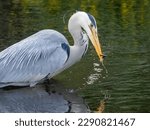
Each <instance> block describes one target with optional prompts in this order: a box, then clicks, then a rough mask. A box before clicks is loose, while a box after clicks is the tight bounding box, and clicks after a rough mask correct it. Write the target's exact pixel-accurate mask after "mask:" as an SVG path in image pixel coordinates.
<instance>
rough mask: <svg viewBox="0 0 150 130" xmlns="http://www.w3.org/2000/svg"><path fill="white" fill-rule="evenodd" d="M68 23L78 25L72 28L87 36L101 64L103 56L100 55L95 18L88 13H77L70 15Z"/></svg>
mask: <svg viewBox="0 0 150 130" xmlns="http://www.w3.org/2000/svg"><path fill="white" fill-rule="evenodd" d="M69 21H72V22H73V23H74V25H78V26H77V27H76V26H74V28H79V29H80V30H81V31H84V32H85V33H86V34H87V35H88V37H89V39H90V40H91V43H92V44H93V46H94V48H95V50H96V53H97V55H98V57H99V59H100V61H101V62H102V61H103V58H104V55H103V53H102V49H101V44H100V42H99V38H98V33H97V25H96V20H95V18H94V17H93V16H92V15H91V14H89V13H86V12H82V11H77V12H76V13H75V14H74V15H72V17H71V18H70V20H69Z"/></svg>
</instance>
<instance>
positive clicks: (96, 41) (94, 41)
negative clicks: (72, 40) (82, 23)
mask: <svg viewBox="0 0 150 130" xmlns="http://www.w3.org/2000/svg"><path fill="white" fill-rule="evenodd" d="M89 28H90V30H91V35H90V36H89V38H90V40H91V42H92V44H93V46H94V48H95V50H96V53H97V55H98V57H99V59H100V61H101V62H102V61H103V56H104V55H103V53H102V49H101V44H100V42H99V39H98V35H97V32H96V30H95V28H92V27H90V26H89Z"/></svg>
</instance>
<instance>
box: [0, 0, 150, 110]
mask: <svg viewBox="0 0 150 130" xmlns="http://www.w3.org/2000/svg"><path fill="white" fill-rule="evenodd" d="M149 7H150V1H149V0H142V1H141V0H94V1H93V0H87V1H81V0H74V1H71V0H43V1H42V0H0V50H2V49H4V48H6V47H8V46H10V45H11V44H13V43H15V42H17V41H19V40H21V39H23V38H25V37H27V36H29V35H31V34H33V33H35V32H37V31H39V30H41V29H45V28H52V29H55V30H57V31H59V32H61V33H63V34H64V35H65V36H66V37H67V38H68V40H69V41H70V42H72V39H71V36H70V34H69V33H68V31H67V20H68V18H69V16H70V15H71V13H69V12H68V11H70V10H73V9H75V10H76V9H77V10H83V11H86V12H90V13H91V14H92V15H94V16H95V18H96V21H97V24H98V32H99V34H100V41H101V42H102V47H103V51H104V53H105V54H106V55H107V58H106V59H105V61H104V64H105V66H106V68H107V70H108V74H107V73H106V72H105V70H104V68H103V67H102V65H101V64H100V63H99V61H98V58H97V56H96V53H95V51H94V49H93V46H92V45H91V44H90V47H89V50H88V53H87V54H86V56H85V57H84V58H83V59H82V61H81V62H79V63H78V64H76V65H74V66H73V67H71V68H70V69H69V70H67V71H65V72H63V73H62V74H60V75H58V76H57V77H55V79H56V80H57V81H59V82H60V83H61V84H63V85H64V86H65V88H66V89H68V90H71V91H77V92H78V94H80V95H81V96H82V97H83V98H84V99H85V100H86V102H87V103H88V105H89V106H90V108H91V110H93V111H97V110H99V112H150V13H149V12H150V8H149ZM66 12H68V13H67V14H66ZM64 14H66V17H65V18H66V24H64V23H63V16H64Z"/></svg>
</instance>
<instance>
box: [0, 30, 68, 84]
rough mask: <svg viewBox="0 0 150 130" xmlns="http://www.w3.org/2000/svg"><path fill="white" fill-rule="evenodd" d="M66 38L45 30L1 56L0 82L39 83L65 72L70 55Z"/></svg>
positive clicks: (2, 53)
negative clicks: (66, 45)
mask: <svg viewBox="0 0 150 130" xmlns="http://www.w3.org/2000/svg"><path fill="white" fill-rule="evenodd" d="M64 42H65V43H66V44H68V42H67V40H66V39H65V37H64V36H63V35H62V34H60V33H58V32H56V31H54V30H42V31H40V32H38V33H36V34H34V35H32V36H30V37H28V38H26V39H24V40H22V41H20V42H18V43H16V44H14V45H12V46H10V47H8V48H7V49H5V50H4V51H2V52H0V82H1V83H9V82H35V81H38V80H41V79H43V78H44V77H46V76H47V75H48V74H53V73H55V72H56V71H58V70H59V69H61V68H62V67H63V65H64V63H65V62H66V60H67V58H68V55H67V52H66V51H65V50H64V49H62V47H61V44H62V43H64Z"/></svg>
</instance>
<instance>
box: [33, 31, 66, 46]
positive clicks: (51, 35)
mask: <svg viewBox="0 0 150 130" xmlns="http://www.w3.org/2000/svg"><path fill="white" fill-rule="evenodd" d="M32 36H33V37H37V38H40V39H47V40H51V41H54V42H65V43H68V41H67V39H66V38H65V36H64V35H63V34H61V33H60V32H58V31H56V30H52V29H44V30H41V31H39V32H37V33H35V34H33V35H32Z"/></svg>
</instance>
